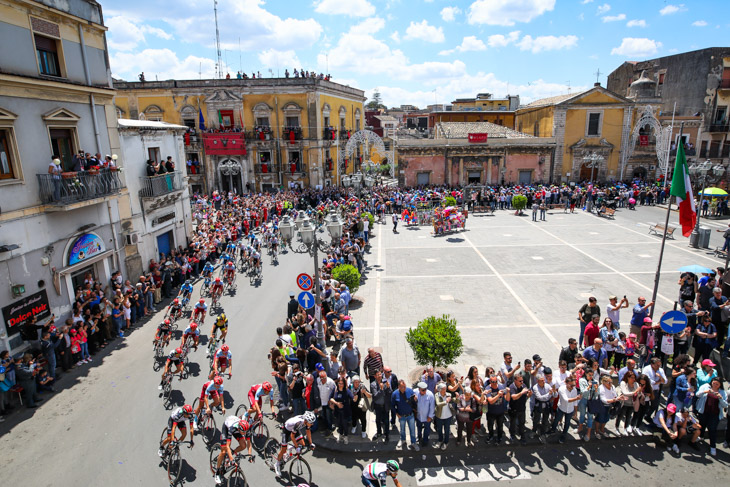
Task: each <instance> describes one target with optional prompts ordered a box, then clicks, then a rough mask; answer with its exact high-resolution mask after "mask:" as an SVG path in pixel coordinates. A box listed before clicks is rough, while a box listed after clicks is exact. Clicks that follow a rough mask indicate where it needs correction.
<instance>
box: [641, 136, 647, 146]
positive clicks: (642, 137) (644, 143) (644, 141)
mask: <svg viewBox="0 0 730 487" xmlns="http://www.w3.org/2000/svg"><path fill="white" fill-rule="evenodd" d="M639 145H641V146H647V145H649V136H648V135H639Z"/></svg>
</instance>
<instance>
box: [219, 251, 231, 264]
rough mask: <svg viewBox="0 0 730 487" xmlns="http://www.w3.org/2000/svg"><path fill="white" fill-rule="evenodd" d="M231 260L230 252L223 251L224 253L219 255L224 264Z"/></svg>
mask: <svg viewBox="0 0 730 487" xmlns="http://www.w3.org/2000/svg"><path fill="white" fill-rule="evenodd" d="M232 260H233V257H232V256H231V255H230V254H228V253H224V254H223V255H222V256H221V261H222V262H223V263H224V264H227V263H228V262H231V261H232Z"/></svg>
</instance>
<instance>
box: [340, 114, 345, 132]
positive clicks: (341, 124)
mask: <svg viewBox="0 0 730 487" xmlns="http://www.w3.org/2000/svg"><path fill="white" fill-rule="evenodd" d="M340 129H342V130H346V128H345V117H340Z"/></svg>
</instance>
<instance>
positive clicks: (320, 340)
mask: <svg viewBox="0 0 730 487" xmlns="http://www.w3.org/2000/svg"><path fill="white" fill-rule="evenodd" d="M318 243H319V242H317V241H316V235H315V242H314V243H313V244H312V247H314V286H313V287H312V294H314V305H315V309H316V306H319V307H320V309H321V308H322V301H321V300H320V298H319V265H318V264H319V253H318V252H317V244H318ZM315 314H316V313H315ZM323 318H324V317H322V316H320V319H316V317H315V320H316V322H317V345H318V346H317V348H319V349H320V350H322V351H323V352H326V345H325V340H324V324H323V321H324V319H323ZM304 346H305V347H306V346H307V344H306V343H305V344H304ZM328 358H329V357H328ZM327 364H328V366H329V360H327Z"/></svg>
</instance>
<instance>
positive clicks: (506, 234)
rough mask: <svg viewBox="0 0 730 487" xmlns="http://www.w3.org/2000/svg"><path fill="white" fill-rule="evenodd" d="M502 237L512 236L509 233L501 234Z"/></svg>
mask: <svg viewBox="0 0 730 487" xmlns="http://www.w3.org/2000/svg"><path fill="white" fill-rule="evenodd" d="M502 236H503V237H511V236H512V234H511V233H503V234H502Z"/></svg>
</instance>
